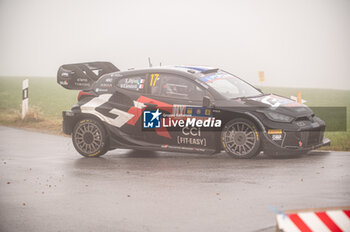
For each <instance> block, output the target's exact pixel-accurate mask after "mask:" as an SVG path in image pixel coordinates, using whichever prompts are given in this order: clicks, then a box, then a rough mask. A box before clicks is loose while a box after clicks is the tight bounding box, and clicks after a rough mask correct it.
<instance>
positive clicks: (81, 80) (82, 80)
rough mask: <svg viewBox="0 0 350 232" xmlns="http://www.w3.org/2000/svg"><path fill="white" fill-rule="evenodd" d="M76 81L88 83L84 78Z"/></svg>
mask: <svg viewBox="0 0 350 232" xmlns="http://www.w3.org/2000/svg"><path fill="white" fill-rule="evenodd" d="M77 81H78V82H89V80H88V79H85V78H78V79H77Z"/></svg>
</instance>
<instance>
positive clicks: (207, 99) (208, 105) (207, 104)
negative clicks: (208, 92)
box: [203, 96, 211, 107]
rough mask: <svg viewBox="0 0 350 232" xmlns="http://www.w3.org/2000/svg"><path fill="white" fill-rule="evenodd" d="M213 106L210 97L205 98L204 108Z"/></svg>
mask: <svg viewBox="0 0 350 232" xmlns="http://www.w3.org/2000/svg"><path fill="white" fill-rule="evenodd" d="M210 106H211V101H210V98H209V97H208V96H204V97H203V107H210Z"/></svg>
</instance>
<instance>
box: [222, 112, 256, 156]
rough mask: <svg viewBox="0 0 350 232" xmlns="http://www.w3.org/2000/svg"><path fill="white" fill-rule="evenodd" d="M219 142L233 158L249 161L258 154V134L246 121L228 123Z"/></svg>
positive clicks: (236, 120)
mask: <svg viewBox="0 0 350 232" xmlns="http://www.w3.org/2000/svg"><path fill="white" fill-rule="evenodd" d="M221 141H222V145H223V147H224V149H225V151H226V152H227V153H228V154H229V155H231V156H232V157H234V158H243V159H249V158H252V157H254V156H256V155H258V154H259V152H260V149H259V148H260V138H259V132H258V130H257V128H256V126H255V125H254V123H253V122H251V121H250V120H248V119H245V118H238V119H234V120H231V121H229V122H228V123H227V124H226V125H225V127H224V129H223V131H222V133H221Z"/></svg>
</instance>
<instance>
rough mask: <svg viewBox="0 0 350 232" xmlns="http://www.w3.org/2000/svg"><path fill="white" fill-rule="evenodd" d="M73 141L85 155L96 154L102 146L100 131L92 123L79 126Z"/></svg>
mask: <svg viewBox="0 0 350 232" xmlns="http://www.w3.org/2000/svg"><path fill="white" fill-rule="evenodd" d="M74 139H75V143H76V145H77V146H78V148H79V149H80V150H81V151H83V152H84V153H87V154H93V153H95V152H97V151H98V150H99V149H100V148H101V145H102V133H101V130H100V129H99V128H98V127H97V126H96V125H95V124H93V123H84V124H81V125H79V127H78V128H77V130H76V132H75V138H74Z"/></svg>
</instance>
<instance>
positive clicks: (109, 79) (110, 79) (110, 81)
mask: <svg viewBox="0 0 350 232" xmlns="http://www.w3.org/2000/svg"><path fill="white" fill-rule="evenodd" d="M105 82H107V83H112V82H113V78H107V79H106V80H105Z"/></svg>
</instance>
